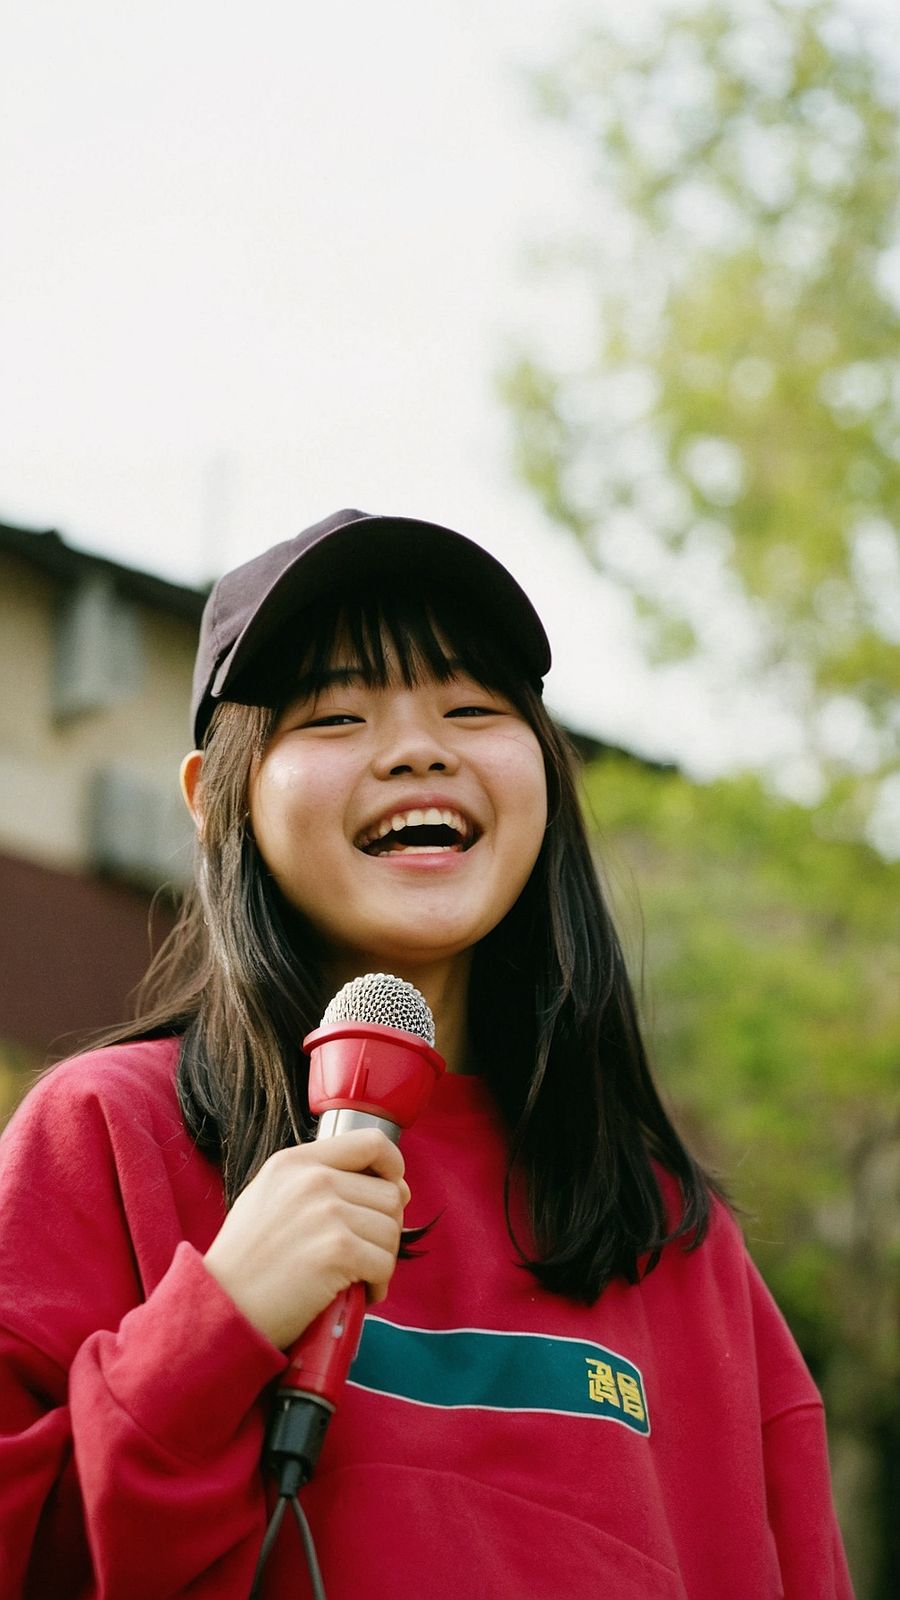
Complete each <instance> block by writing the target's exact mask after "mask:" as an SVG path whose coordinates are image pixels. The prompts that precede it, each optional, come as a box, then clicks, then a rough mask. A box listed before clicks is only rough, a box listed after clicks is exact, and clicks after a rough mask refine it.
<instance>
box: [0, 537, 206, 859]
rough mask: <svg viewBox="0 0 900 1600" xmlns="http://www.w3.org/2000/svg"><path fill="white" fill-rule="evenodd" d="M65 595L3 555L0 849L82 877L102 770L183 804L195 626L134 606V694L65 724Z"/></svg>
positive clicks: (0, 587)
mask: <svg viewBox="0 0 900 1600" xmlns="http://www.w3.org/2000/svg"><path fill="white" fill-rule="evenodd" d="M62 592H63V589H62V586H61V585H60V584H58V583H57V582H56V581H55V580H54V579H53V578H51V577H50V576H48V575H45V574H44V573H42V572H40V571H38V570H36V569H34V568H32V567H31V566H30V565H29V564H28V563H26V562H24V561H22V560H20V559H18V558H17V557H14V556H10V555H7V554H4V553H0V684H2V692H0V850H3V851H6V852H7V853H8V854H11V855H21V856H24V857H26V858H28V859H31V860H34V861H38V862H43V863H46V864H47V865H52V866H57V867H62V868H66V869H69V870H76V871H77V870H83V869H85V868H86V867H87V866H88V861H87V855H86V850H87V840H86V822H85V818H86V810H87V805H88V792H89V786H90V783H91V780H92V777H93V774H94V773H95V771H96V769H97V768H98V767H104V766H109V765H115V766H116V767H118V768H122V769H123V770H125V771H126V772H129V773H131V774H133V775H134V776H135V777H140V778H143V779H146V780H148V781H149V782H152V783H153V784H154V785H156V786H158V787H159V788H161V789H162V790H164V791H166V792H167V793H171V795H172V796H173V806H174V805H175V804H176V803H177V802H176V801H175V799H174V797H175V796H176V794H177V779H178V764H179V761H180V759H181V756H182V755H183V754H184V751H185V749H186V748H187V745H188V734H187V724H188V712H187V707H188V701H189V695H190V681H191V670H192V664H193V655H194V647H195V637H196V635H195V630H194V627H193V625H192V624H191V623H189V622H186V621H182V620H180V619H178V618H175V617H170V616H166V615H164V614H163V613H161V612H159V611H155V610H152V609H150V608H149V607H146V606H137V607H136V611H137V615H138V618H139V631H140V634H141V643H142V648H141V652H140V655H141V661H142V667H141V672H140V678H139V685H138V688H137V692H136V693H134V694H129V695H128V697H127V698H123V699H121V700H120V701H118V703H115V704H112V705H109V706H106V707H104V708H102V709H100V710H97V711H92V712H87V713H82V714H80V715H77V716H73V717H71V718H69V719H67V720H65V721H59V720H57V719H55V717H54V707H53V663H54V626H55V617H56V612H57V607H58V604H59V600H60V596H61V594H62Z"/></svg>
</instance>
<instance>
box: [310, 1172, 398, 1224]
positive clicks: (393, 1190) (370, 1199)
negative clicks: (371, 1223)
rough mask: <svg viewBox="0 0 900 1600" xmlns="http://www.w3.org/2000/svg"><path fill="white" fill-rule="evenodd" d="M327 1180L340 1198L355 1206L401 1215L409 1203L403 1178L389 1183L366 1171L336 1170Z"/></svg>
mask: <svg viewBox="0 0 900 1600" xmlns="http://www.w3.org/2000/svg"><path fill="white" fill-rule="evenodd" d="M329 1181H330V1182H331V1183H332V1184H333V1185H334V1192H335V1193H336V1194H338V1195H339V1196H340V1198H341V1199H342V1200H346V1201H347V1202H348V1203H349V1204H351V1205H355V1206H367V1207H369V1208H370V1209H371V1210H372V1211H382V1212H384V1214H385V1215H386V1216H390V1217H401V1216H402V1215H403V1211H404V1209H405V1207H406V1206H407V1205H408V1204H409V1186H408V1184H407V1182H406V1179H405V1178H401V1179H400V1182H399V1183H390V1182H388V1181H387V1180H386V1179H384V1178H375V1177H372V1176H371V1174H369V1173H367V1172H339V1173H338V1172H336V1173H334V1174H332V1175H331V1176H330V1179H329Z"/></svg>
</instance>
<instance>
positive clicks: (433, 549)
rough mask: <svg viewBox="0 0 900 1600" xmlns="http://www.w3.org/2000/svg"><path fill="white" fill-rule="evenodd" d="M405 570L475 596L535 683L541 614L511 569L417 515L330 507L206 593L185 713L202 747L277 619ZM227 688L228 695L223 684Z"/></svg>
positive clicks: (541, 653) (544, 645)
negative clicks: (343, 588)
mask: <svg viewBox="0 0 900 1600" xmlns="http://www.w3.org/2000/svg"><path fill="white" fill-rule="evenodd" d="M390 572H397V573H399V574H402V575H403V577H404V579H405V580H406V581H407V582H408V581H409V580H410V579H412V580H413V581H415V580H418V579H421V580H422V581H423V583H433V582H435V581H437V582H439V583H443V584H445V585H447V586H448V587H450V588H453V589H456V590H457V591H458V592H460V593H463V594H468V595H470V596H473V597H477V601H478V604H479V608H480V609H481V610H482V611H484V612H487V614H488V615H489V616H492V617H493V618H495V619H496V622H497V624H498V626H499V628H500V631H501V632H502V633H503V634H504V635H505V636H506V637H507V638H508V639H509V641H510V644H511V646H512V648H513V649H515V650H517V651H518V653H519V655H520V657H521V660H522V667H523V671H524V672H525V675H526V676H527V677H528V678H529V679H531V680H532V681H533V682H534V683H535V684H536V685H537V686H538V687H540V685H541V680H542V679H543V677H544V674H545V673H546V672H547V670H548V669H549V666H550V645H549V642H548V639H547V635H546V633H545V632H544V627H543V624H542V622H541V619H540V617H539V616H538V614H537V612H536V611H535V609H534V606H533V605H532V604H531V601H530V600H529V599H528V596H527V595H526V594H525V591H524V590H523V589H521V588H520V587H519V585H518V583H517V582H516V580H515V578H513V576H512V575H511V573H509V572H507V570H506V568H505V567H504V566H502V565H501V563H500V562H499V561H498V560H497V559H496V558H495V557H494V556H492V555H489V554H488V552H487V551H486V550H483V549H482V547H481V546H480V545H478V544H475V543H474V541H473V540H472V539H467V538H465V537H464V535H463V534H461V533H454V532H453V531H452V529H450V528H442V527H441V526H440V525H439V524H438V523H436V522H422V521H420V520H419V519H418V518H417V517H383V516H373V515H371V514H370V513H368V512H366V511H336V512H335V513H334V514H333V515H332V516H330V517H325V518H324V520H323V521H322V522H316V523H314V524H313V526H312V527H311V528H305V529H304V530H303V532H302V533H298V534H297V535H296V537H295V538H293V539H286V540H285V541H284V543H282V544H276V545H273V546H272V547H271V549H269V550H264V551H263V553H262V555H259V556H254V558H253V560H252V561H246V562H244V564H243V565H242V566H240V567H235V568H234V569H233V571H231V572H226V573H225V575H224V576H223V577H221V578H220V579H219V581H218V583H216V584H215V585H214V587H213V589H212V591H211V593H210V596H209V599H208V600H207V602H206V606H205V609H204V612H203V619H202V621H201V624H200V642H199V644H198V646H197V660H196V663H195V666H194V689H193V695H192V699H191V719H192V726H193V732H194V739H195V741H196V743H197V744H198V745H199V744H201V743H202V741H203V736H204V734H205V733H206V730H207V728H208V726H209V721H210V718H211V716H212V714H213V711H214V710H215V706H216V702H217V701H218V700H228V699H231V698H237V696H236V695H235V694H234V690H235V686H236V685H237V683H238V680H239V679H240V678H241V677H242V676H243V675H244V674H245V673H246V672H247V670H248V668H249V667H250V666H251V665H252V664H253V663H254V662H255V661H256V660H257V658H258V656H259V655H260V652H261V651H262V650H263V649H264V648H265V646H266V645H267V644H268V643H269V641H270V640H271V639H272V637H273V635H274V634H275V633H276V632H277V631H278V629H279V628H280V627H281V625H282V624H283V623H285V622H287V620H288V619H289V618H290V617H291V616H294V615H295V614H296V613H297V612H299V611H303V610H305V609H306V608H307V607H308V606H310V605H312V604H313V602H314V601H316V600H319V599H321V598H322V596H323V595H325V594H328V593H329V592H331V591H332V590H334V589H335V588H336V587H337V586H339V585H340V584H341V583H342V582H346V583H347V584H348V585H349V584H352V585H353V586H354V588H358V586H359V584H360V582H363V581H365V579H366V578H368V577H377V578H379V579H381V578H383V577H384V576H385V574H386V573H390ZM229 691H231V693H230V692H229Z"/></svg>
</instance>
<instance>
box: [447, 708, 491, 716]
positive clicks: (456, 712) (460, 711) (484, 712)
mask: <svg viewBox="0 0 900 1600" xmlns="http://www.w3.org/2000/svg"><path fill="white" fill-rule="evenodd" d="M445 715H446V716H448V717H502V715H503V711H502V709H501V708H500V706H454V708H453V710H452V711H448V712H446V713H445Z"/></svg>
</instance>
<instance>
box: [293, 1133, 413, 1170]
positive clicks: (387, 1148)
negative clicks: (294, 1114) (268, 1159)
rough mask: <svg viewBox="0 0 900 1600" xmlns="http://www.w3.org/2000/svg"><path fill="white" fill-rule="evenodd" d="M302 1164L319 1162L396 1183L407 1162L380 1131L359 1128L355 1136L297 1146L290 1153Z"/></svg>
mask: <svg viewBox="0 0 900 1600" xmlns="http://www.w3.org/2000/svg"><path fill="white" fill-rule="evenodd" d="M289 1153H290V1154H291V1155H292V1156H294V1157H295V1158H296V1159H297V1160H299V1161H318V1162H320V1163H321V1164H322V1166H325V1167H335V1168H338V1169H339V1170H341V1171H344V1172H373V1173H375V1174H376V1175H377V1176H378V1177H379V1178H389V1179H390V1180H391V1181H392V1182H394V1183H396V1182H398V1181H399V1180H400V1179H401V1178H402V1177H403V1172H404V1162H403V1157H402V1155H401V1154H400V1151H399V1150H398V1149H397V1146H396V1145H395V1144H391V1141H390V1139H388V1137H387V1135H386V1134H383V1133H381V1132H380V1130H379V1129H378V1128H357V1129H355V1130H354V1131H353V1132H352V1133H337V1134H335V1136H334V1138H332V1139H316V1140H314V1141H313V1142H312V1143H311V1144H302V1145H296V1146H295V1147H294V1149H293V1150H292V1151H290V1152H289Z"/></svg>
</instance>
